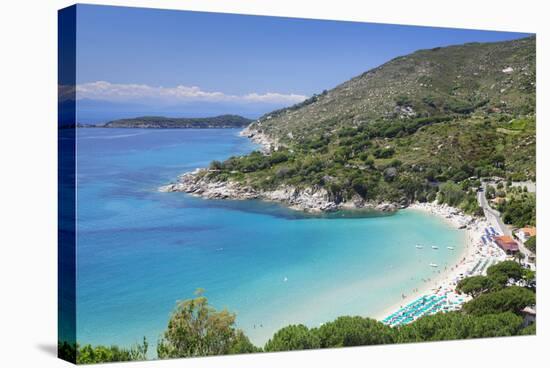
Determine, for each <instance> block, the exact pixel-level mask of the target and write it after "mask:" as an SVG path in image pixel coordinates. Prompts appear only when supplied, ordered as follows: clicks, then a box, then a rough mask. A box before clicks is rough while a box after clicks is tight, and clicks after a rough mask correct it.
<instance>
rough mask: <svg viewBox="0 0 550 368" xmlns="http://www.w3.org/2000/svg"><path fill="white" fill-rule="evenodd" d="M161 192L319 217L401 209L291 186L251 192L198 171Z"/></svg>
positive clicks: (204, 171)
mask: <svg viewBox="0 0 550 368" xmlns="http://www.w3.org/2000/svg"><path fill="white" fill-rule="evenodd" d="M159 190H160V191H162V192H185V193H189V194H191V195H194V196H198V197H202V198H206V199H233V200H246V199H261V200H265V201H271V202H278V203H282V204H284V205H286V206H288V207H289V208H291V209H294V210H299V211H305V212H312V213H319V212H330V211H337V210H351V209H372V210H376V211H383V212H389V211H395V210H397V209H399V208H402V207H403V206H402V205H399V204H396V203H372V202H366V201H364V200H363V199H361V198H360V197H359V196H356V197H355V198H353V199H352V200H349V201H345V202H337V201H335V200H334V199H331V196H330V194H329V193H328V191H327V190H326V189H324V188H322V187H308V188H303V189H299V188H296V187H293V186H290V185H283V186H280V187H278V188H277V189H275V190H261V189H254V188H252V187H251V186H248V185H243V184H241V183H238V182H235V181H216V180H212V179H211V178H210V177H209V171H208V169H197V170H195V171H193V172H190V173H185V174H183V175H181V176H180V177H179V178H178V181H177V182H176V183H174V184H169V185H166V186H163V187H161V188H160V189H159Z"/></svg>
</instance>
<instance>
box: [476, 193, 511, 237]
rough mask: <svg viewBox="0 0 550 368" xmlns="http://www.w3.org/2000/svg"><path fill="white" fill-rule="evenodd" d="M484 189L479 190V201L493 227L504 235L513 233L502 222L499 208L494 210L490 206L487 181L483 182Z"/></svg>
mask: <svg viewBox="0 0 550 368" xmlns="http://www.w3.org/2000/svg"><path fill="white" fill-rule="evenodd" d="M482 185H483V187H482V190H481V191H479V192H477V201H478V202H479V205H480V207H481V208H482V209H483V213H484V214H485V217H486V218H487V220H488V221H489V223H490V224H491V225H493V227H495V228H497V229H498V230H500V232H501V233H502V234H504V235H510V236H511V235H512V232H511V231H510V229H509V228H508V226H506V225H505V224H504V222H502V219H501V218H500V213H499V212H498V211H497V210H494V209H492V208H491V206H489V203H488V202H487V198H486V197H485V185H486V184H485V183H483V184H482Z"/></svg>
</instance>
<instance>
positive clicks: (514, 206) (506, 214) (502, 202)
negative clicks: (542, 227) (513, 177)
mask: <svg viewBox="0 0 550 368" xmlns="http://www.w3.org/2000/svg"><path fill="white" fill-rule="evenodd" d="M486 196H487V199H489V200H493V201H494V200H498V202H497V203H496V205H495V206H494V207H496V209H497V210H498V211H499V212H500V213H501V215H502V220H503V221H504V222H505V223H507V224H510V225H513V226H514V227H518V228H521V227H525V226H529V225H530V226H535V224H536V215H537V211H536V207H537V206H536V205H537V203H536V197H535V193H529V192H528V191H527V188H522V187H521V186H516V187H512V186H511V182H510V181H509V182H507V183H506V184H503V183H502V182H500V183H498V184H497V185H496V187H495V186H492V185H490V186H488V187H487V192H486Z"/></svg>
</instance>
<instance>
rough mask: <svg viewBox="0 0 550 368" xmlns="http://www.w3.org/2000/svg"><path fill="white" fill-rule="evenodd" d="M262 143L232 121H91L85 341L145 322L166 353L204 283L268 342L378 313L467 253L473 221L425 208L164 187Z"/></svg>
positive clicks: (126, 341)
mask: <svg viewBox="0 0 550 368" xmlns="http://www.w3.org/2000/svg"><path fill="white" fill-rule="evenodd" d="M255 148H257V147H255V145H254V144H252V143H251V142H250V141H248V140H247V139H245V138H242V137H240V136H238V130H233V129H212V130H209V129H205V130H186V129H181V130H153V129H149V130H147V129H100V128H97V129H79V130H78V132H77V167H78V169H77V195H78V204H77V217H78V223H77V234H78V241H77V262H78V265H77V341H78V342H79V343H80V344H87V343H91V344H118V345H123V346H129V345H131V344H133V343H136V342H139V341H141V339H142V338H143V336H146V337H147V339H148V340H149V342H150V346H151V349H150V350H152V354H153V355H154V354H155V353H154V351H155V346H156V340H157V338H158V337H159V336H160V334H161V333H162V331H163V330H164V328H165V327H166V325H167V322H168V319H169V316H170V312H171V311H172V309H173V308H174V306H175V303H176V301H177V300H183V299H187V298H192V297H193V296H194V294H193V292H194V291H195V290H196V289H197V288H203V289H205V290H206V293H205V295H206V296H207V297H208V298H209V301H210V303H211V304H212V305H213V306H214V307H216V308H218V309H221V308H227V309H228V310H230V311H232V312H235V313H237V324H238V326H239V327H240V328H242V329H244V331H245V332H246V334H247V335H248V336H249V337H250V338H251V340H252V341H253V342H254V343H256V344H258V345H263V344H264V343H265V342H266V341H267V339H268V338H269V337H271V336H272V334H273V333H274V332H275V331H276V330H277V329H279V328H281V327H284V326H286V325H288V324H291V323H304V324H306V325H309V326H318V325H319V324H320V323H323V322H326V321H329V320H332V319H334V318H336V317H338V316H340V315H362V316H372V315H377V314H379V313H380V312H381V311H382V310H385V309H386V308H387V307H388V306H390V305H393V304H395V303H398V302H399V301H400V299H401V294H402V293H409V292H410V291H411V289H413V288H415V287H420V286H422V285H423V282H422V281H421V280H422V279H423V278H430V277H433V276H434V275H435V274H436V273H437V270H434V269H433V268H432V267H430V266H429V264H430V263H431V262H435V263H438V264H439V265H440V269H441V268H443V267H444V265H446V264H448V265H452V264H454V263H455V262H456V261H457V260H458V258H459V257H460V254H461V252H462V249H463V248H462V247H463V246H464V239H465V233H464V232H463V231H461V230H456V229H454V228H452V227H450V226H449V225H448V224H447V223H445V222H444V221H442V220H441V219H439V218H437V217H434V216H431V215H428V214H424V213H420V212H418V211H412V210H404V211H399V212H398V213H397V214H395V215H391V216H378V217H377V216H372V215H371V216H366V217H359V218H338V217H337V218H330V217H307V216H304V215H302V214H301V213H299V212H296V211H292V210H289V209H286V208H284V207H282V206H280V205H276V204H272V203H263V202H260V201H219V200H203V199H200V198H195V197H192V196H189V195H187V194H183V193H160V192H158V191H157V188H158V187H159V186H161V185H164V184H167V183H169V182H171V181H174V180H175V179H176V177H177V175H179V174H181V173H183V172H186V171H190V170H193V169H195V168H197V167H203V166H206V165H208V163H209V162H210V161H211V160H214V159H218V160H222V159H224V158H227V157H229V156H232V155H239V154H244V153H247V152H249V151H251V150H253V149H255ZM416 244H423V245H424V246H425V248H424V249H416V247H415V245H416ZM436 244H437V245H439V246H440V248H439V250H432V249H431V245H436ZM449 245H453V246H455V250H454V251H451V250H448V249H446V246H449Z"/></svg>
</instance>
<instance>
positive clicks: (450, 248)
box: [447, 247, 455, 250]
mask: <svg viewBox="0 0 550 368" xmlns="http://www.w3.org/2000/svg"><path fill="white" fill-rule="evenodd" d="M447 249H449V250H454V249H455V247H447Z"/></svg>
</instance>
